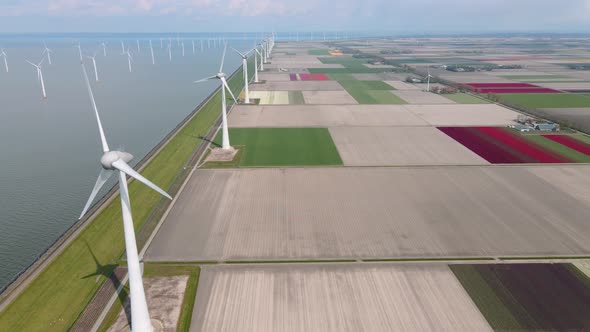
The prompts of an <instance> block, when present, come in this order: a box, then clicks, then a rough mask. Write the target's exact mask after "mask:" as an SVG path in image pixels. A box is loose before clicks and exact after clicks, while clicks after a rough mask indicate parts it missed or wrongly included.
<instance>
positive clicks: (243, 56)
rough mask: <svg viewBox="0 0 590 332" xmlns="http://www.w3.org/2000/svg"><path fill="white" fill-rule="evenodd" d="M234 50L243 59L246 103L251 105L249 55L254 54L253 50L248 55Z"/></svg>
mask: <svg viewBox="0 0 590 332" xmlns="http://www.w3.org/2000/svg"><path fill="white" fill-rule="evenodd" d="M232 49H233V50H234V51H235V52H236V53H238V54H239V55H240V57H241V58H242V72H243V76H244V103H245V104H250V91H249V90H248V54H249V53H250V52H252V50H250V51H248V52H246V53H241V52H240V51H238V50H236V49H235V48H232Z"/></svg>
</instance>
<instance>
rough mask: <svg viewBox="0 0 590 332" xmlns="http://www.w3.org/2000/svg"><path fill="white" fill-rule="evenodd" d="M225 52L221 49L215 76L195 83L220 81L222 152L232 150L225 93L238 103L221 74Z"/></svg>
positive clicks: (223, 75)
mask: <svg viewBox="0 0 590 332" xmlns="http://www.w3.org/2000/svg"><path fill="white" fill-rule="evenodd" d="M226 51H227V46H226V47H225V48H224V49H223V55H222V57H221V66H219V72H218V73H217V75H215V76H210V77H207V78H204V79H201V80H198V81H195V83H201V82H205V81H208V80H213V79H218V80H220V81H221V135H222V144H221V149H223V150H228V151H229V150H233V148H232V147H231V145H230V144H229V130H228V128H227V104H226V100H225V92H226V90H227V92H229V94H230V95H231V97H232V98H233V100H234V102H235V103H236V104H237V103H238V101H237V100H236V97H234V94H233V93H232V91H231V89H230V88H229V85H228V84H227V80H226V79H225V74H224V73H223V62H224V61H225V53H226Z"/></svg>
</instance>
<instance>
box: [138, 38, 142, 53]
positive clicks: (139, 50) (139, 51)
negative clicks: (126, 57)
mask: <svg viewBox="0 0 590 332" xmlns="http://www.w3.org/2000/svg"><path fill="white" fill-rule="evenodd" d="M139 53H141V49H140V48H139V39H138V40H137V54H139Z"/></svg>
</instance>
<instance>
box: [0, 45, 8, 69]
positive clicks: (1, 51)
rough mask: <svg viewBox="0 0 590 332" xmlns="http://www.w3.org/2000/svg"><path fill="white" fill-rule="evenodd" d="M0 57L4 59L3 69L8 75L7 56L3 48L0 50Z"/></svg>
mask: <svg viewBox="0 0 590 332" xmlns="http://www.w3.org/2000/svg"><path fill="white" fill-rule="evenodd" d="M0 56H1V57H3V58H4V69H6V72H7V73H8V60H7V58H8V56H7V55H6V51H5V50H4V49H3V48H2V49H0Z"/></svg>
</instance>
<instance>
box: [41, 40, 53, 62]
mask: <svg viewBox="0 0 590 332" xmlns="http://www.w3.org/2000/svg"><path fill="white" fill-rule="evenodd" d="M51 53H53V51H52V50H50V49H49V47H47V44H45V42H43V55H47V62H48V63H49V64H50V65H51Z"/></svg>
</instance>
